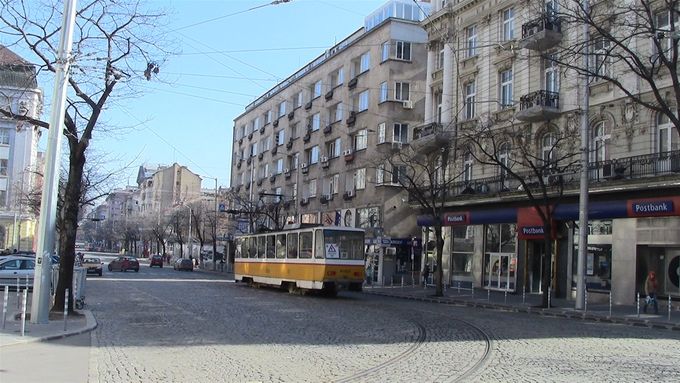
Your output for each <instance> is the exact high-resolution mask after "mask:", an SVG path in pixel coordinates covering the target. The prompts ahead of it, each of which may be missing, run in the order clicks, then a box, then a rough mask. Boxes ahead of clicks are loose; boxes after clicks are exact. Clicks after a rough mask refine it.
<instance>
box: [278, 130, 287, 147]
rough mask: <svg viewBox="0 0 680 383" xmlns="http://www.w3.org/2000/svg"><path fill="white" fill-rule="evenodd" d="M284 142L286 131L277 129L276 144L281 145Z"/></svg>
mask: <svg viewBox="0 0 680 383" xmlns="http://www.w3.org/2000/svg"><path fill="white" fill-rule="evenodd" d="M284 142H286V131H285V130H279V131H278V132H276V145H283V143H284Z"/></svg>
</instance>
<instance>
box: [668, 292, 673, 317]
mask: <svg viewBox="0 0 680 383" xmlns="http://www.w3.org/2000/svg"><path fill="white" fill-rule="evenodd" d="M672 309H673V306H671V294H668V321H669V322H670V321H671V310H672Z"/></svg>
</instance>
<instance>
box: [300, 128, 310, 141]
mask: <svg viewBox="0 0 680 383" xmlns="http://www.w3.org/2000/svg"><path fill="white" fill-rule="evenodd" d="M311 139H312V132H311V131H309V130H308V131H307V133H305V135H304V136H302V141H304V142H309V140H311Z"/></svg>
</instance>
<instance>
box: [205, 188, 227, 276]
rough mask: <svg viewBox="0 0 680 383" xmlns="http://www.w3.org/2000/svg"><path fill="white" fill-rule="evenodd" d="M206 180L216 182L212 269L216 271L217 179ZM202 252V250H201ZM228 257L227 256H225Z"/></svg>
mask: <svg viewBox="0 0 680 383" xmlns="http://www.w3.org/2000/svg"><path fill="white" fill-rule="evenodd" d="M205 178H209V179H212V180H215V196H214V197H215V227H214V228H213V230H214V231H213V235H212V236H213V253H212V269H213V271H215V254H216V253H217V209H218V204H217V192H218V190H217V177H208V176H205ZM201 250H202V249H201ZM224 256H226V254H225V255H224Z"/></svg>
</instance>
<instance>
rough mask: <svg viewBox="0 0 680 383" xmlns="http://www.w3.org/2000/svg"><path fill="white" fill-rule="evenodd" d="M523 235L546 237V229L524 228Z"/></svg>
mask: <svg viewBox="0 0 680 383" xmlns="http://www.w3.org/2000/svg"><path fill="white" fill-rule="evenodd" d="M522 234H523V235H544V234H545V228H544V227H543V226H526V227H523V228H522Z"/></svg>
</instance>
